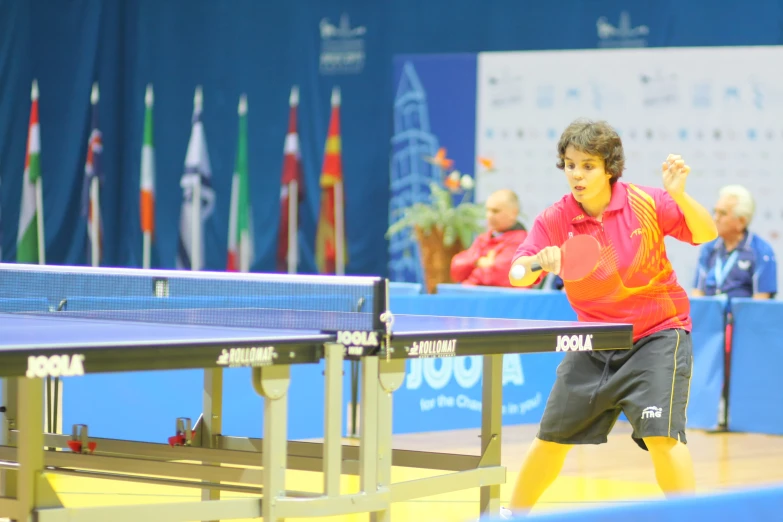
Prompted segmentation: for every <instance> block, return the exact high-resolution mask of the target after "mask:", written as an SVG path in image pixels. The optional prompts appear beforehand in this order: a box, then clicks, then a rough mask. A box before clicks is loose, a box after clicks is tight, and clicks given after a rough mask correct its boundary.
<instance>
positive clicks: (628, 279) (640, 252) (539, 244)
mask: <svg viewBox="0 0 783 522" xmlns="http://www.w3.org/2000/svg"><path fill="white" fill-rule="evenodd" d="M578 234H590V235H592V236H594V237H595V238H596V239H598V241H599V242H600V243H601V256H600V259H599V261H598V265H597V267H596V269H595V271H594V272H593V273H592V274H591V275H589V276H588V277H586V278H585V279H582V280H580V281H565V282H564V283H565V291H566V294H567V295H568V300H569V302H570V303H571V306H572V307H573V308H574V310H575V311H576V314H577V317H578V318H579V320H580V321H592V322H613V323H626V324H633V332H634V342H635V341H637V340H638V339H640V338H642V337H645V336H647V335H650V334H652V333H654V332H657V331H660V330H664V329H668V328H683V329H685V330H687V331H690V330H691V317H690V301H689V300H688V294H687V293H686V291H685V289H684V288H683V287H682V286H680V284H679V283H678V282H677V276H676V275H675V273H674V270H673V268H672V265H671V262H670V261H669V259H668V257H667V256H666V246H665V244H664V237H665V236H672V237H674V238H676V239H679V240H680V241H685V242H687V243H690V244H695V243H693V238H692V236H691V232H690V230H689V229H688V226H687V224H686V223H685V217H684V216H683V214H682V211H681V210H680V207H679V206H678V205H677V203H676V202H675V201H674V200H673V199H672V198H671V196H669V194H668V193H667V192H666V191H665V190H663V189H659V188H652V187H641V186H636V185H633V184H627V183H623V182H620V181H618V182H616V183H615V184H614V186H613V189H612V199H611V201H610V203H609V206H608V207H607V208H606V210H605V211H604V215H603V219H602V221H598V220H596V219H594V218H592V217H590V216H588V215H587V214H586V213H585V212H584V211H583V210H582V208H581V207H580V206H579V204H578V203H577V202H576V200H575V199H574V197H573V195H571V194H568V195H567V196H564V197H563V198H562V199H561V200H559V201H558V202H556V203H555V204H554V205H552V206H551V207H549V208H548V209H546V210H545V211H544V212H542V213H541V214H540V215H539V216H538V217H537V218H536V220H535V222H534V223H533V227H532V228H531V230H530V232H529V233H528V236H527V238H526V239H525V241H524V242H523V243H522V244H521V245H520V246H519V248H518V249H517V252H516V254H515V255H514V259H517V258H519V257H522V256H530V255H535V254H537V253H538V252H539V251H540V250H542V249H543V248H544V247H547V246H560V245H562V244H563V243H564V242H565V241H566V239H568V238H569V237H570V236H572V235H578Z"/></svg>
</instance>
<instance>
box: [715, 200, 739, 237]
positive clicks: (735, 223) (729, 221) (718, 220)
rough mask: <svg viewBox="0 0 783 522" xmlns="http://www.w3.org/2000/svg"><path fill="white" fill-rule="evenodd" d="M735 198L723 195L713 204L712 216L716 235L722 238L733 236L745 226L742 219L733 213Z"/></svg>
mask: <svg viewBox="0 0 783 522" xmlns="http://www.w3.org/2000/svg"><path fill="white" fill-rule="evenodd" d="M736 204H737V198H735V197H734V196H723V197H721V198H720V199H718V202H717V203H716V204H715V211H714V218H715V226H716V227H717V228H718V235H719V236H720V237H723V238H733V237H734V236H736V235H737V234H739V233H740V232H742V230H743V229H744V228H745V222H744V220H742V219H740V218H738V217H737V216H736V215H734V206H735V205H736Z"/></svg>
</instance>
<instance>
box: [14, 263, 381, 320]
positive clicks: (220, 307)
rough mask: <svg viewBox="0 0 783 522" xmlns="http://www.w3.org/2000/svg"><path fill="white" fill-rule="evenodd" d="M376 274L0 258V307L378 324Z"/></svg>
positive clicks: (89, 314) (127, 316)
mask: <svg viewBox="0 0 783 522" xmlns="http://www.w3.org/2000/svg"><path fill="white" fill-rule="evenodd" d="M386 291H387V290H386V281H385V280H384V279H382V278H376V277H343V276H317V275H288V274H256V273H251V274H246V273H224V272H187V271H178V270H141V269H112V268H94V267H64V266H51V265H50V266H38V265H11V264H5V265H4V264H0V312H6V313H27V314H55V313H56V314H64V315H69V316H77V317H86V318H93V319H108V320H124V321H141V322H155V323H174V324H194V325H214V326H228V327H231V326H236V327H262V328H283V329H300V330H319V331H338V330H380V329H382V324H381V322H380V316H381V314H382V313H383V311H385V306H386Z"/></svg>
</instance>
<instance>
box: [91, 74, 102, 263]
mask: <svg viewBox="0 0 783 522" xmlns="http://www.w3.org/2000/svg"><path fill="white" fill-rule="evenodd" d="M99 99H100V94H99V91H98V83H97V82H96V83H95V84H93V86H92V96H91V101H92V105H93V107H94V106H95V105H96V104H97V103H98V100H99ZM99 189H100V187H99V186H98V176H93V178H92V179H91V180H90V207H91V208H90V214H91V217H92V220H91V222H90V226H91V230H90V232H91V234H92V248H90V253H91V254H92V266H98V265H99V264H100V255H101V252H100V248H101V241H100V236H99V231H100V229H101V228H100V219H101V217H100V215H101V213H100V208H101V207H100V194H99Z"/></svg>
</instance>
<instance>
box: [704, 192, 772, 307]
mask: <svg viewBox="0 0 783 522" xmlns="http://www.w3.org/2000/svg"><path fill="white" fill-rule="evenodd" d="M755 210H756V208H755V202H754V201H753V196H751V194H750V192H749V191H748V190H747V189H746V188H745V187H743V186H741V185H728V186H725V187H723V188H722V189H721V190H720V193H719V197H718V202H717V203H716V205H715V223H716V224H717V227H718V238H717V239H715V240H714V241H710V242H709V243H705V244H704V246H702V248H701V255H700V256H699V266H698V268H697V269H696V280H695V283H694V287H695V288H694V290H693V295H694V296H703V295H716V294H726V295H727V296H728V297H729V298H732V297H753V298H756V299H773V298H774V297H775V294H776V293H777V289H778V284H777V266H776V261H775V254H774V252H773V251H772V247H771V246H770V245H769V243H767V242H766V241H765V240H764V239H762V238H761V237H759V236H757V235H756V234H754V233H752V232H750V230H748V226H749V225H750V222H751V220H752V219H753V214H754V212H755Z"/></svg>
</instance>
